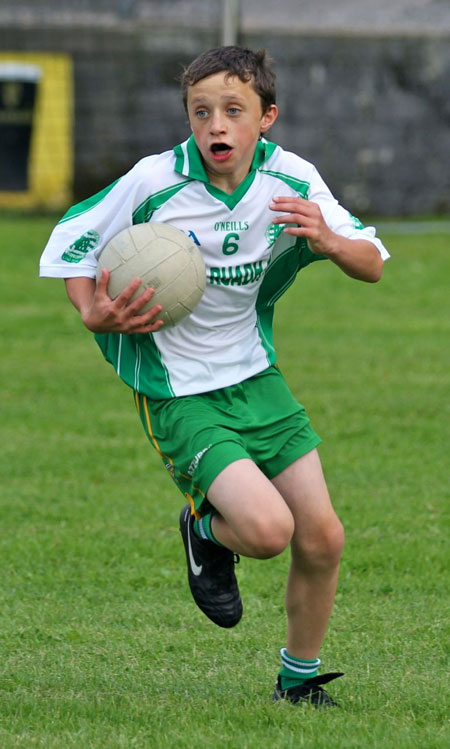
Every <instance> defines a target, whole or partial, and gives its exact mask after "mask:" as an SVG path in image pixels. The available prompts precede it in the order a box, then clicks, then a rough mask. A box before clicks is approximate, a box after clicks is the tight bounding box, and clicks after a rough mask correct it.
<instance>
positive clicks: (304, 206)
mask: <svg viewBox="0 0 450 749" xmlns="http://www.w3.org/2000/svg"><path fill="white" fill-rule="evenodd" d="M269 207H270V209H271V210H272V211H276V212H278V211H280V212H281V213H282V215H280V216H277V217H275V218H274V220H273V223H274V224H296V226H286V228H285V229H284V233H285V234H291V235H292V236H294V237H305V238H306V239H307V241H308V246H309V248H310V250H311V252H314V253H315V254H316V255H325V256H326V257H328V258H329V259H330V260H332V262H333V263H335V264H336V265H337V266H338V267H339V268H340V269H341V270H343V271H344V273H346V274H347V275H348V276H351V277H352V278H356V279H357V280H359V281H368V282H370V283H375V282H376V281H379V280H380V278H381V274H382V272H383V265H384V262H383V259H382V258H381V255H380V253H379V252H378V249H377V248H376V246H375V245H374V244H373V243H372V242H370V241H369V240H366V239H348V238H347V237H344V236H342V235H340V234H336V232H334V231H333V230H332V229H331V228H330V227H329V226H328V224H327V223H326V221H325V219H324V217H323V215H322V211H321V209H320V206H319V205H318V204H317V203H314V202H313V201H310V200H304V199H303V198H300V197H292V196H291V197H283V196H279V197H274V198H273V201H272V203H271V204H270V206H269Z"/></svg>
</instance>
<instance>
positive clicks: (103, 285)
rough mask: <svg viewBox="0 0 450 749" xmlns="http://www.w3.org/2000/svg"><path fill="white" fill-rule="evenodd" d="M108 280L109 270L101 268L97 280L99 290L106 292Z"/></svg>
mask: <svg viewBox="0 0 450 749" xmlns="http://www.w3.org/2000/svg"><path fill="white" fill-rule="evenodd" d="M108 282H109V271H108V270H106V268H102V272H101V274H100V278H99V279H98V281H97V289H98V290H99V291H101V292H107V290H108Z"/></svg>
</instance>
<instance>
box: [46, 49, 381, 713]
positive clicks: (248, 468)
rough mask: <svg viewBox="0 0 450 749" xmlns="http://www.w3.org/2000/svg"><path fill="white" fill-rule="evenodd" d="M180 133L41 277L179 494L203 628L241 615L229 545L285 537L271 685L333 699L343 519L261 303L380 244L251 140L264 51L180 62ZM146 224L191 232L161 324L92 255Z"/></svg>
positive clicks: (81, 219) (95, 207)
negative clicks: (199, 292)
mask: <svg viewBox="0 0 450 749" xmlns="http://www.w3.org/2000/svg"><path fill="white" fill-rule="evenodd" d="M182 93H183V101H184V104H185V108H186V112H187V115H188V118H189V124H190V127H191V130H192V135H191V136H190V138H189V139H188V140H187V141H185V142H184V143H182V144H181V145H179V146H176V147H175V149H174V150H173V151H170V152H166V153H163V154H158V155H154V156H149V157H147V158H144V159H142V160H141V161H140V162H139V163H138V164H137V165H136V166H135V167H134V168H133V169H131V171H130V172H129V173H128V174H126V175H125V176H124V177H122V178H121V179H120V180H119V181H117V182H116V183H114V184H113V185H112V186H110V187H109V188H106V190H104V191H103V192H102V193H100V194H98V195H96V196H94V197H93V198H91V199H90V200H87V201H85V202H84V203H81V204H80V205H78V206H75V207H74V208H72V209H70V210H69V211H68V213H67V214H66V215H65V216H64V218H63V219H62V220H61V222H60V223H59V224H58V226H57V227H56V228H55V230H54V232H53V234H52V236H51V238H50V240H49V242H48V245H47V247H46V249H45V251H44V254H43V257H42V260H41V274H42V275H44V276H53V277H62V278H64V279H65V282H66V287H67V293H68V295H69V298H70V299H71V301H72V303H73V304H74V305H75V307H76V308H77V309H78V310H79V312H80V314H81V318H82V321H83V323H84V325H85V326H86V327H87V328H88V329H89V330H91V331H93V332H94V333H95V337H96V339H97V342H98V343H99V345H100V347H101V349H102V351H103V354H104V356H105V358H106V359H107V360H108V361H109V362H111V363H112V364H113V365H114V367H115V369H116V371H117V373H118V374H119V375H120V377H121V378H122V379H123V380H124V381H125V382H126V383H127V384H128V385H129V386H130V387H132V388H133V389H134V393H135V400H136V406H137V409H138V412H139V415H140V417H141V419H142V422H143V425H144V428H145V431H146V433H147V436H148V437H149V439H150V441H151V442H152V444H153V446H154V447H155V449H156V450H157V451H158V453H159V454H160V456H161V458H162V459H163V461H164V463H165V465H166V468H167V469H168V471H169V473H170V475H171V476H172V478H173V479H174V480H175V482H176V483H177V484H178V486H179V488H180V489H181V491H182V492H183V493H184V495H185V496H186V498H188V500H189V504H188V505H186V507H185V508H183V510H182V512H181V516H180V529H181V533H182V538H183V542H184V545H185V551H186V558H187V564H188V580H189V585H190V588H191V592H192V595H193V597H194V600H195V601H196V603H197V604H198V606H199V607H200V608H201V610H202V611H203V612H204V613H205V614H206V615H207V616H208V617H209V618H210V619H211V620H212V621H214V622H215V623H216V624H218V625H220V626H223V627H232V626H234V625H235V624H237V623H238V621H239V620H240V618H241V615H242V603H241V598H240V595H239V589H238V585H237V581H236V577H235V573H234V560H235V555H241V554H242V555H245V556H250V557H256V558H260V559H265V558H269V557H272V556H275V555H277V554H279V553H280V552H282V551H283V550H284V549H285V548H286V546H287V545H288V544H290V547H291V566H290V571H289V578H288V582H287V594H286V610H287V619H288V627H287V641H286V647H285V648H282V650H281V661H282V668H281V671H280V673H279V675H278V679H277V683H276V687H275V692H274V695H273V697H274V699H286V700H289V701H290V702H292V703H294V704H296V703H298V702H304V701H306V702H309V703H311V704H313V705H314V706H315V707H329V706H333V705H335V704H336V703H335V702H334V700H332V698H331V697H330V696H329V695H328V694H327V692H326V691H325V690H324V689H323V687H322V686H321V685H322V684H325V683H326V682H328V681H330V680H331V679H333V678H336V676H340V675H341V674H328V675H323V676H318V667H319V665H320V660H319V657H318V656H319V650H320V646H321V644H322V641H323V639H324V636H325V631H326V627H327V623H328V619H329V616H330V613H331V609H332V605H333V601H334V595H335V591H336V584H337V577H338V566H339V559H340V555H341V552H342V547H343V529H342V526H341V523H340V521H339V520H338V518H337V516H336V514H335V512H334V510H333V507H332V505H331V502H330V498H329V495H328V491H327V487H326V484H325V480H324V477H323V473H322V469H321V465H320V460H319V457H318V453H317V449H316V448H317V446H318V444H319V442H320V438H319V437H318V436H317V435H316V433H315V432H314V431H313V429H312V427H311V426H310V424H309V419H308V417H307V416H306V413H305V411H304V408H303V407H302V406H301V405H299V404H298V403H297V402H296V401H295V399H294V398H293V396H292V395H291V393H290V391H289V390H288V388H287V385H286V384H285V382H284V379H283V377H282V375H281V373H280V371H279V370H278V369H277V368H276V366H274V365H275V362H276V355H275V350H274V347H273V340H272V317H273V307H274V303H275V301H276V300H277V299H278V298H279V297H280V296H281V295H282V294H283V293H284V291H285V290H286V289H287V288H288V286H289V285H290V284H291V283H292V282H293V281H294V279H295V277H296V274H297V273H298V271H299V270H300V269H301V268H303V267H305V266H306V265H308V264H309V263H311V262H313V261H315V260H318V259H324V258H329V259H330V260H331V261H332V262H333V263H334V264H335V265H336V266H337V267H338V268H340V269H341V270H342V271H344V272H345V273H346V274H347V275H349V276H352V277H353V278H356V279H359V280H363V281H368V282H375V281H378V280H379V278H380V277H381V273H382V267H383V261H384V260H385V259H386V258H387V257H389V255H388V253H387V252H386V250H385V249H384V247H383V245H382V244H381V242H380V241H379V240H378V239H377V238H376V237H375V230H374V229H373V228H364V227H363V226H362V224H361V223H360V222H359V221H358V220H357V219H354V218H353V217H352V216H351V215H350V214H349V213H348V212H347V211H346V210H344V209H343V208H342V207H341V206H340V205H339V204H338V203H337V201H336V200H335V199H334V198H333V196H332V195H331V193H330V191H329V190H328V188H327V187H326V185H325V184H324V182H323V181H322V179H321V178H320V176H319V175H318V173H317V171H316V170H315V168H314V167H313V166H312V165H311V164H309V163H308V162H306V161H304V160H303V159H301V158H300V157H298V156H296V155H294V154H292V153H288V152H285V151H284V150H283V149H281V148H280V147H279V146H276V145H275V144H274V143H271V142H269V141H267V140H266V139H265V138H264V135H265V134H266V133H267V132H268V130H269V129H270V127H271V126H272V125H273V123H274V122H275V120H276V118H277V114H278V110H277V106H276V104H275V78H274V74H273V72H272V69H271V65H270V61H269V60H268V58H267V57H266V54H265V52H264V51H261V52H256V53H255V52H252V51H251V50H246V49H241V48H239V47H222V48H219V49H215V50H210V51H208V52H205V53H203V54H202V55H200V56H199V57H198V58H197V59H196V60H194V62H193V63H191V65H190V66H189V67H188V68H187V69H186V70H185V72H184V74H183V77H182ZM150 220H154V221H163V222H167V223H170V224H173V225H174V226H177V227H178V228H180V229H182V230H183V231H185V232H186V233H190V234H191V236H192V237H194V238H195V241H196V242H197V243H198V245H199V247H200V249H201V251H202V254H203V257H204V260H205V264H206V268H207V287H206V291H205V294H204V296H203V298H202V300H201V302H200V304H199V305H198V307H197V308H196V309H195V310H194V312H193V314H192V315H190V316H189V317H187V318H185V319H184V320H183V321H181V322H180V323H179V324H178V325H177V326H175V327H174V328H164V327H163V323H162V322H161V321H158V314H159V313H160V311H161V307H159V306H153V307H152V308H151V309H150V310H149V311H147V312H145V313H143V314H141V312H140V311H141V308H142V307H143V305H144V304H146V303H147V302H148V301H149V300H150V299H151V296H152V293H153V291H152V290H151V289H147V290H146V291H145V292H144V293H143V294H141V295H140V297H139V298H138V299H136V300H135V301H133V302H131V298H132V296H133V294H134V292H135V291H136V290H137V288H138V286H139V279H136V280H134V281H133V282H132V283H130V284H129V286H128V287H127V288H126V289H125V290H124V291H123V292H122V293H121V294H120V295H119V296H118V297H117V298H116V299H115V300H111V299H110V298H109V296H108V293H107V287H108V277H109V276H108V272H107V271H103V273H102V276H101V278H100V280H99V282H98V284H97V285H96V283H95V280H94V279H95V274H96V265H97V258H98V256H99V254H100V252H101V250H102V248H103V247H104V246H105V244H106V243H107V242H108V241H109V239H111V238H112V237H113V236H114V235H115V234H117V233H118V232H119V231H121V230H122V229H124V228H125V227H126V226H129V225H130V224H132V223H140V222H143V221H150Z"/></svg>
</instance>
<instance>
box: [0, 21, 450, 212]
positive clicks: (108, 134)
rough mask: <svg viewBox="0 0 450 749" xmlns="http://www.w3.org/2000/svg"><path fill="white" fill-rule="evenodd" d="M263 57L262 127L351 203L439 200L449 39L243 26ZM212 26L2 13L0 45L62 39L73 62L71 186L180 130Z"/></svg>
mask: <svg viewBox="0 0 450 749" xmlns="http://www.w3.org/2000/svg"><path fill="white" fill-rule="evenodd" d="M239 41H240V43H241V44H245V45H248V46H251V47H253V48H258V47H261V46H264V47H266V48H267V49H268V51H269V53H270V54H271V55H272V57H274V58H275V60H276V63H277V64H276V71H277V77H278V104H279V107H280V118H279V121H278V123H277V124H276V126H275V127H274V129H273V131H272V133H271V137H272V138H273V139H274V140H276V141H277V142H279V143H280V144H281V145H282V146H283V147H285V148H288V149H290V150H293V151H296V152H298V153H300V154H301V155H303V156H304V157H305V158H307V159H309V160H311V161H313V162H314V163H315V164H316V166H317V167H318V168H319V171H320V172H321V173H322V175H323V177H324V179H325V180H326V182H327V183H328V184H329V185H330V187H331V188H332V190H333V191H334V193H335V194H336V196H337V197H338V198H339V199H340V200H341V201H342V202H343V203H344V204H345V205H346V206H347V207H349V208H350V209H351V210H352V212H354V213H356V214H358V213H359V214H370V213H373V214H384V215H397V216H400V215H405V216H411V215H417V214H425V213H434V212H448V211H449V208H450V184H449V169H448V154H449V152H450V128H449V120H450V90H449V89H450V45H449V36H448V35H447V32H445V33H442V34H439V33H432V34H431V33H428V34H427V35H426V36H425V35H424V36H421V35H420V34H409V35H401V34H389V33H384V34H377V35H375V36H371V35H369V34H368V33H365V34H363V33H359V34H352V33H344V32H340V33H331V32H329V33H322V34H320V33H318V32H317V33H314V34H313V33H311V32H310V33H308V34H306V33H304V32H303V33H302V31H301V30H298V29H296V30H293V31H292V32H289V31H286V30H278V31H277V32H276V33H275V32H268V31H264V30H262V31H258V32H255V31H251V30H245V29H244V31H243V33H242V35H241V38H240V40H239ZM219 43H220V28H219V26H218V25H216V24H209V26H203V27H200V28H194V27H192V26H191V27H189V28H188V27H186V28H180V26H179V25H178V26H177V25H176V24H174V23H168V22H164V23H163V22H161V23H159V24H155V23H151V22H150V21H147V22H145V23H143V22H142V23H133V22H132V21H130V20H129V21H127V22H126V23H118V22H114V19H111V22H108V23H107V24H106V23H100V22H98V23H79V22H78V23H77V22H76V20H74V22H73V23H71V24H68V23H56V22H54V23H52V24H49V23H48V22H46V20H45V19H41V21H39V18H37V19H36V18H34V19H31V20H30V21H29V22H26V23H25V22H23V21H22V22H20V23H19V22H17V23H13V22H10V23H8V24H4V23H2V24H1V26H0V49H2V50H18V49H19V50H23V51H41V52H46V51H52V52H68V53H69V54H71V55H72V56H73V60H74V71H75V72H74V75H75V133H74V140H75V196H76V198H77V199H78V198H81V197H84V196H86V195H88V194H91V193H92V192H94V191H96V190H97V189H100V188H101V187H103V186H104V185H105V184H108V183H109V182H111V181H113V180H114V179H116V178H117V177H118V176H119V175H120V174H122V173H123V172H124V171H126V170H127V169H128V168H129V167H130V166H131V165H132V164H133V163H134V162H135V161H136V160H137V159H139V158H140V157H142V156H144V155H146V154H147V153H152V152H159V151H161V150H165V149H167V148H170V147H171V146H172V145H174V144H175V143H178V142H180V141H181V140H183V139H184V138H185V137H187V135H188V133H189V129H188V125H187V122H186V117H185V114H184V111H183V107H182V104H181V101H180V97H179V92H178V83H177V81H176V76H177V75H178V74H179V73H180V71H181V70H182V67H183V65H185V64H187V63H188V62H189V61H190V60H191V59H192V58H193V57H194V56H195V55H197V54H198V53H199V52H201V51H202V50H203V49H205V48H208V47H212V46H217V45H218V44H219Z"/></svg>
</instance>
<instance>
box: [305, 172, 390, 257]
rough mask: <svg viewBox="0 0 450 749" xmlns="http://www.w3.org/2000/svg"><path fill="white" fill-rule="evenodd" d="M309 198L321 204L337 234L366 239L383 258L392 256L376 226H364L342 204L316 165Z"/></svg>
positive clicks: (325, 215) (328, 222)
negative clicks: (378, 234)
mask: <svg viewBox="0 0 450 749" xmlns="http://www.w3.org/2000/svg"><path fill="white" fill-rule="evenodd" d="M308 200H311V201H313V202H315V203H318V204H319V206H320V209H321V211H322V215H323V217H324V219H325V221H326V223H327V224H328V226H329V227H330V229H332V231H334V232H335V233H336V234H340V235H341V236H343V237H346V238H347V239H365V240H367V241H368V242H372V244H374V245H375V247H376V248H377V250H378V252H379V253H380V255H381V258H382V259H383V260H387V259H388V258H389V257H390V255H389V253H388V251H387V250H386V248H385V247H384V245H383V243H382V242H381V240H380V239H379V238H378V237H377V236H376V229H375V227H373V226H364V225H363V224H362V223H361V221H360V220H359V219H358V218H356V217H355V216H352V214H351V213H350V212H349V211H347V210H346V209H345V208H344V207H343V206H342V205H340V203H339V202H338V201H337V200H336V198H335V197H334V196H333V195H332V193H331V191H330V189H329V188H328V186H327V185H326V184H325V182H324V181H323V179H322V177H321V176H320V174H319V173H318V171H317V169H316V168H315V167H313V170H312V175H311V180H310V185H309V189H308Z"/></svg>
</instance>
